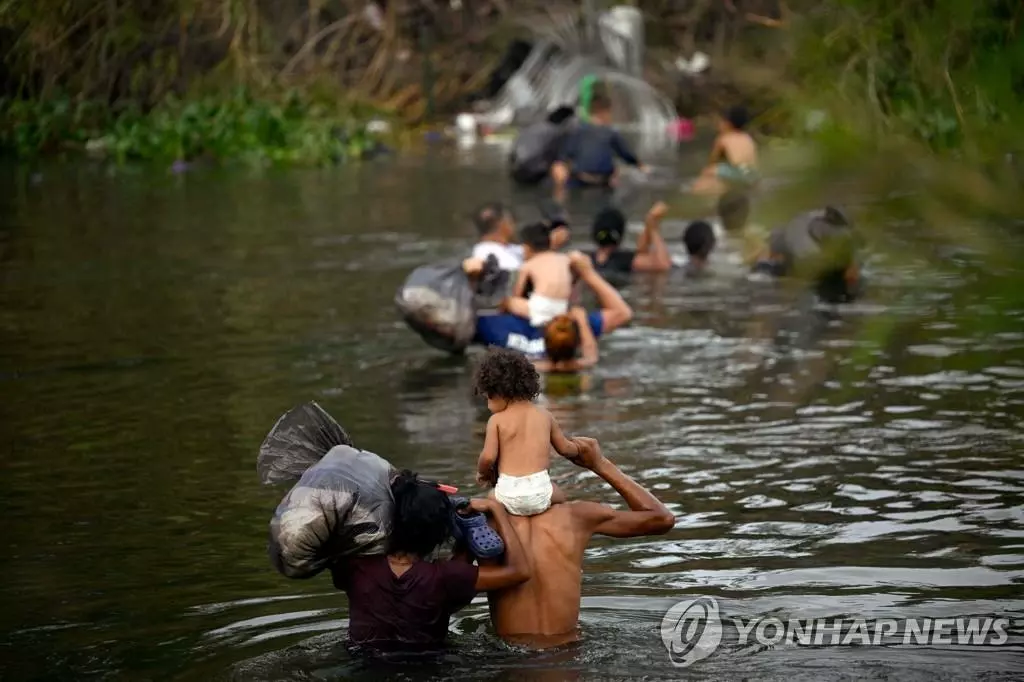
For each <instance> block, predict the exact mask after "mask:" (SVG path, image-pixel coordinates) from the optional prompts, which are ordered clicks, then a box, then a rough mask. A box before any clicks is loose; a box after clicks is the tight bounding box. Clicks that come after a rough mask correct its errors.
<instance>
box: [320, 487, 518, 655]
mask: <svg viewBox="0 0 1024 682" xmlns="http://www.w3.org/2000/svg"><path fill="white" fill-rule="evenodd" d="M391 490H392V494H393V495H394V498H395V508H394V518H393V525H392V531H391V535H390V537H389V539H388V553H387V554H384V555H377V556H361V557H354V558H351V559H346V560H342V561H340V562H338V563H336V564H335V565H334V566H332V567H331V574H332V577H333V580H334V585H335V587H337V588H338V589H339V590H343V591H344V592H345V594H347V595H348V601H349V629H348V642H349V644H354V645H358V646H359V647H361V648H365V649H369V650H371V651H374V650H376V651H395V650H400V651H434V650H438V649H439V648H441V647H442V646H443V644H444V641H445V638H446V636H447V634H448V621H449V619H450V618H451V616H452V614H453V613H455V612H457V611H459V610H460V609H462V608H464V607H466V606H467V605H469V603H470V602H471V601H472V600H473V597H475V596H476V595H477V593H479V592H489V591H491V590H501V589H506V588H509V587H514V586H516V585H519V584H520V583H523V582H526V581H527V580H529V578H530V568H529V563H528V561H527V557H526V555H525V554H524V552H523V548H522V544H521V543H520V541H519V538H518V537H517V536H516V533H515V531H513V530H512V528H511V526H510V524H509V520H508V514H507V512H506V511H505V508H504V507H503V506H502V505H501V504H500V503H498V502H496V501H494V500H482V499H475V500H472V501H471V502H470V507H471V509H472V510H474V511H477V512H481V513H486V514H489V515H490V517H491V519H492V520H493V522H494V527H495V530H496V531H497V533H498V534H499V535H500V536H501V538H502V541H503V542H504V543H505V556H504V563H503V564H497V565H491V564H490V563H488V565H485V566H477V565H474V564H472V563H469V562H468V561H467V560H466V557H465V556H464V555H462V556H456V557H454V558H452V559H451V560H447V561H431V560H429V557H430V556H431V555H433V554H434V552H435V550H437V548H438V547H439V546H441V545H443V544H445V543H446V542H447V541H448V540H449V539H450V538H451V537H452V525H453V521H452V514H453V513H454V512H453V507H452V503H451V500H450V499H449V497H448V495H447V494H446V493H444V492H443V491H441V490H440V489H439V488H438V487H437V486H436V484H432V483H427V482H425V481H421V480H419V478H418V477H417V475H416V474H414V473H412V472H410V471H403V472H401V473H400V474H399V475H398V477H397V478H396V479H395V481H394V482H393V483H392V485H391Z"/></svg>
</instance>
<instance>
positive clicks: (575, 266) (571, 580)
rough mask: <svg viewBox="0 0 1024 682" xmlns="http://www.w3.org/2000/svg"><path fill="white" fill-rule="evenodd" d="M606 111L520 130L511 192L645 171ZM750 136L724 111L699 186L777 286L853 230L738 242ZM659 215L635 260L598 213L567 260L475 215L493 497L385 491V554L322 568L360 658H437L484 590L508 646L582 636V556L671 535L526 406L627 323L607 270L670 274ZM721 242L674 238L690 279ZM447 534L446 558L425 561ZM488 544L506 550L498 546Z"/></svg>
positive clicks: (589, 450) (582, 442)
mask: <svg viewBox="0 0 1024 682" xmlns="http://www.w3.org/2000/svg"><path fill="white" fill-rule="evenodd" d="M609 112H610V104H609V102H608V101H607V100H606V99H605V98H603V97H602V96H601V95H598V96H595V97H594V99H593V103H592V108H591V111H590V115H591V121H590V122H588V123H587V124H584V125H582V126H576V127H574V128H566V127H565V125H566V122H567V121H568V120H570V119H572V118H573V111H572V110H571V109H566V108H563V109H559V110H557V111H555V112H552V114H551V115H550V116H549V117H548V118H547V119H545V120H544V121H542V122H540V123H538V124H537V125H536V126H535V127H534V128H533V129H532V132H531V131H527V132H528V133H530V134H533V135H534V137H533V138H530V136H529V135H526V133H524V135H526V136H527V140H525V142H527V143H530V144H532V145H533V146H532V148H531V150H528V151H529V153H526V152H524V151H523V150H524V149H526V148H528V147H530V144H524V145H518V146H517V151H516V152H515V153H514V155H513V177H514V179H515V180H516V181H517V182H520V183H539V182H541V181H543V180H544V179H545V178H549V179H550V180H551V186H552V190H553V194H554V196H555V199H556V201H562V199H563V197H564V193H565V191H566V189H568V188H574V187H581V188H582V187H591V186H597V187H601V188H607V187H609V186H612V185H614V184H615V183H616V181H617V173H618V172H617V170H616V168H615V163H614V160H615V157H619V158H621V159H622V160H623V161H624V162H626V163H627V164H632V165H635V166H637V167H638V168H641V169H643V168H644V166H643V164H641V162H640V161H639V160H638V159H637V157H636V156H635V155H634V154H633V153H632V152H631V151H630V150H629V148H628V146H627V145H626V144H625V142H624V141H623V140H622V138H621V137H620V136H619V134H618V133H616V132H615V131H613V130H612V129H611V127H610V125H609V121H610V118H609ZM746 124H747V115H746V113H745V111H744V110H743V109H742V108H740V107H736V108H732V109H730V110H729V111H727V112H725V113H724V114H723V116H722V117H721V121H720V126H719V132H720V134H719V136H718V138H717V139H716V141H715V144H714V148H713V151H712V154H711V158H710V163H709V165H708V167H707V168H706V169H705V170H704V172H702V173H701V175H700V177H699V178H698V179H697V181H696V182H695V183H694V186H693V190H694V191H698V192H707V193H713V194H717V195H718V197H719V198H718V204H717V213H718V216H717V217H718V219H719V220H720V222H721V225H722V227H723V231H724V233H725V234H726V235H735V234H740V235H743V237H744V242H745V245H744V252H745V257H746V258H747V260H748V262H749V264H750V266H751V269H752V270H754V271H758V272H768V273H770V274H772V275H781V274H785V273H786V272H788V271H790V270H791V269H792V266H793V262H794V259H797V258H800V257H801V256H802V255H803V254H804V253H805V251H801V250H800V249H801V248H803V247H802V246H800V247H794V244H802V243H803V242H802V241H801V240H803V241H808V240H809V242H808V243H812V244H814V245H818V246H820V245H821V244H822V243H823V242H824V241H825V240H827V238H828V237H829V235H833V234H836V233H837V231H843V230H848V228H849V221H848V220H847V218H846V216H845V214H843V213H842V211H840V210H838V209H835V208H831V207H830V208H827V209H825V210H824V211H822V212H816V213H815V214H814V215H813V216H810V217H808V218H807V219H806V220H804V221H803V222H801V223H800V225H802V227H800V228H795V227H793V226H792V225H787V226H784V227H782V228H779V229H778V230H776V231H774V232H772V233H771V235H769V236H768V237H767V239H765V240H762V241H760V242H756V240H754V239H753V237H752V236H751V235H750V234H746V233H745V232H744V230H745V229H746V228H747V222H748V218H749V213H750V204H749V196H748V193H747V190H748V189H749V187H750V186H751V185H752V184H753V183H755V182H756V178H757V149H756V145H755V144H754V143H753V139H752V138H751V137H750V135H748V134H747V133H746V132H745V131H744V128H745V127H746ZM567 131H568V132H567ZM531 139H532V142H531ZM526 157H529V158H526ZM666 212H667V206H666V205H665V204H664V203H661V202H658V203H656V204H655V205H654V206H652V207H651V208H650V210H649V211H648V212H647V214H646V217H645V221H644V227H643V231H642V233H641V234H640V235H639V238H638V240H637V244H636V248H635V249H626V248H624V247H623V246H622V242H623V239H624V237H625V234H626V225H627V221H626V216H625V215H624V214H623V212H622V211H621V210H620V209H618V208H616V207H614V206H608V207H606V208H604V209H602V210H601V211H599V212H598V213H597V215H596V217H595V218H594V220H593V223H592V230H591V233H592V238H593V241H594V247H593V248H592V249H591V250H589V251H579V250H574V251H571V252H568V253H565V252H563V247H565V246H566V244H567V243H568V241H569V238H570V234H571V230H570V225H568V224H567V222H566V221H565V220H564V219H559V218H553V219H549V220H545V221H541V222H536V223H531V224H529V225H526V226H524V227H523V228H522V229H521V230H518V231H517V229H516V224H515V220H514V217H513V215H512V212H511V211H510V210H509V208H508V207H507V206H505V205H503V204H501V203H498V202H491V203H487V204H484V205H483V206H480V207H479V208H478V209H477V211H476V213H475V215H474V219H473V220H474V223H475V226H476V229H477V232H478V237H479V238H478V241H477V243H476V245H475V247H474V248H473V250H472V254H471V256H470V257H469V258H467V259H466V260H465V261H463V268H464V270H465V272H466V273H467V274H468V275H469V276H470V278H471V279H472V278H473V277H475V276H478V275H479V274H480V273H481V272H482V270H483V268H484V267H485V266H487V264H488V263H490V264H491V266H493V265H494V264H497V267H499V268H501V269H502V270H505V271H508V272H509V273H515V274H514V278H515V279H514V282H515V284H514V286H513V288H512V290H511V292H510V295H509V296H507V298H505V299H504V301H503V302H502V304H501V306H500V309H499V310H498V311H496V312H495V313H494V314H481V315H480V316H479V317H478V320H477V323H476V336H475V339H474V342H475V343H476V344H478V345H481V346H486V347H489V348H490V350H489V351H488V352H487V354H486V355H485V356H484V358H483V359H482V361H481V362H480V364H479V366H478V369H477V374H476V389H477V392H478V394H480V395H481V396H483V397H484V398H486V400H487V405H488V408H489V409H490V411H491V412H492V416H491V418H490V419H489V421H488V423H487V428H486V433H485V436H484V443H483V446H482V449H481V453H480V456H479V458H478V461H477V467H476V478H477V482H478V484H480V485H481V486H483V487H485V488H489V489H490V492H489V494H488V495H487V496H486V497H483V498H479V499H473V500H469V501H468V504H463V505H462V506H461V507H459V506H457V505H455V504H453V502H452V499H451V498H450V497H449V496H448V494H447V493H446V492H445V491H444V489H443V486H442V487H439V486H438V485H437V484H435V483H431V482H428V481H423V480H421V479H420V478H419V477H418V476H417V475H416V474H414V473H412V472H410V471H403V472H402V473H401V474H400V475H399V476H398V478H397V479H396V480H395V481H394V483H393V485H392V491H393V495H394V499H395V514H394V519H393V529H392V531H391V535H390V541H389V546H388V552H387V554H386V555H384V556H373V557H361V558H357V559H351V560H347V561H341V562H339V563H338V564H336V565H335V567H334V568H333V577H334V583H335V585H336V586H337V587H338V588H339V589H342V590H344V591H345V592H346V593H347V594H348V597H349V601H350V625H349V640H350V642H351V643H354V644H358V645H365V647H368V648H370V649H371V650H381V649H391V648H400V649H403V650H408V649H410V648H421V649H436V648H438V647H440V646H441V645H442V644H443V642H444V640H445V638H446V635H447V632H448V624H449V619H450V618H451V616H452V614H454V613H455V612H457V611H459V610H460V609H462V608H464V607H465V606H467V605H469V604H470V602H471V601H472V600H473V599H474V598H475V596H476V595H478V594H480V593H486V594H487V597H488V600H489V604H490V615H491V619H492V623H493V626H494V629H495V631H496V633H497V635H498V636H499V637H501V638H502V639H504V640H505V641H507V642H510V643H514V644H523V645H526V646H529V647H532V648H536V647H540V648H547V647H552V646H559V645H563V644H566V643H569V642H572V641H575V640H576V639H578V636H579V633H578V617H579V610H580V596H581V580H582V569H583V556H584V550H585V549H586V547H587V544H588V543H589V542H590V539H591V537H592V536H593V535H596V534H599V535H606V536H611V537H616V538H627V537H638V536H645V535H660V534H664V533H667V532H668V531H670V530H671V529H672V528H673V527H674V525H675V518H674V516H673V514H672V512H671V511H670V510H669V509H668V508H667V507H666V506H665V505H664V504H663V503H662V502H660V501H659V500H658V499H657V498H656V497H655V496H654V495H653V494H652V493H651V492H649V491H647V490H645V489H644V488H643V487H641V486H640V485H639V484H637V482H636V481H634V480H633V479H632V478H630V477H629V476H627V475H626V474H624V473H623V472H622V471H621V470H619V468H618V467H616V465H615V464H614V463H613V462H612V461H610V460H609V459H608V458H606V457H605V456H604V455H603V454H602V451H601V446H600V445H599V443H598V442H597V441H596V440H594V439H593V438H586V437H572V438H570V437H567V436H566V435H565V434H564V433H563V432H562V430H561V428H560V427H559V425H558V423H557V421H556V420H555V419H554V418H553V417H552V415H551V414H550V413H548V412H547V411H546V410H544V409H542V408H540V407H538V406H537V405H535V404H534V403H533V399H534V398H536V396H537V395H538V394H539V393H540V373H542V372H576V371H580V370H583V369H585V368H588V367H590V366H592V365H594V364H595V363H596V362H597V360H598V338H600V337H602V336H605V335H607V334H609V333H611V332H613V331H614V330H616V329H618V328H620V327H622V326H624V325H626V324H628V323H629V322H630V321H631V319H632V316H633V312H632V310H631V308H630V306H629V305H628V304H627V303H626V301H625V300H624V299H623V297H622V295H621V294H620V293H619V291H618V290H617V289H616V288H615V287H614V286H612V285H611V284H610V283H609V282H608V281H607V278H606V276H607V275H608V274H609V273H619V274H625V273H633V272H665V271H668V270H670V269H672V268H673V267H674V266H673V262H672V258H671V257H670V254H669V250H668V247H667V245H666V243H665V240H664V238H663V237H662V234H661V229H660V228H661V222H662V219H663V218H664V217H665V214H666ZM797 233H799V234H797ZM517 237H518V239H517ZM719 238H720V235H719V234H716V230H715V229H714V227H713V226H712V225H711V223H710V222H709V221H707V220H697V221H693V222H691V223H690V224H689V225H688V226H687V227H686V230H685V232H684V235H683V240H682V241H683V245H684V247H685V250H686V251H687V254H688V256H689V260H688V262H687V266H686V267H687V270H688V271H689V272H691V273H694V274H699V273H701V272H703V271H704V269H705V267H706V264H707V263H708V260H709V257H710V255H711V253H712V251H713V249H714V248H715V246H716V243H717V241H718V239H719ZM517 242H518V243H517ZM747 242H750V243H749V244H748V243H747ZM755 242H756V243H755ZM839 269H840V270H841V272H840V275H839V277H840V279H841V280H842V281H843V282H844V283H846V284H850V283H851V282H853V281H854V280H855V279H856V276H855V275H853V276H852V278H851V272H852V271H855V270H856V267H855V264H854V263H853V262H852V261H851V262H850V263H847V264H844V265H842V266H841V267H840V268H839ZM832 270H835V268H833V269H832ZM830 273H831V271H830ZM829 276H831V274H830V275H829ZM577 282H578V283H582V284H583V285H585V286H586V287H588V288H589V289H590V290H591V291H592V292H593V293H594V295H595V296H596V298H597V302H598V309H597V310H593V311H587V310H586V309H584V308H583V307H581V306H579V305H577V304H576V302H575V301H576V295H577V290H576V283H577ZM551 449H554V450H555V452H557V453H558V454H560V455H562V456H563V457H565V458H566V459H567V460H569V461H570V462H572V463H573V464H574V465H576V466H578V467H581V468H583V469H587V470H589V471H591V472H593V473H594V474H596V475H597V476H599V477H600V478H602V479H603V480H604V481H606V482H607V483H608V484H609V485H611V486H612V488H614V489H615V491H616V492H617V493H618V494H619V495H621V497H622V499H623V501H624V502H625V503H626V506H627V507H628V508H627V509H621V510H620V509H615V508H613V507H611V506H608V505H605V504H599V503H596V502H592V501H586V500H569V499H567V496H566V494H565V493H564V492H563V491H562V490H560V489H559V488H558V487H556V486H555V485H554V484H553V483H552V480H551V477H550V475H549V473H548V468H549V466H550V461H549V453H550V450H551ZM453 538H454V539H456V540H457V542H456V543H455V548H454V550H453V554H452V557H451V558H450V559H446V560H440V559H436V558H434V560H431V559H432V557H435V556H436V554H437V552H438V549H439V548H441V547H443V546H445V545H446V544H447V543H448V542H449V541H450V540H452V539H453ZM495 547H500V552H497V553H496V552H494V551H491V550H493V549H494V548H495Z"/></svg>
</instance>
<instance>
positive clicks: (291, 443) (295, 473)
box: [256, 403, 352, 485]
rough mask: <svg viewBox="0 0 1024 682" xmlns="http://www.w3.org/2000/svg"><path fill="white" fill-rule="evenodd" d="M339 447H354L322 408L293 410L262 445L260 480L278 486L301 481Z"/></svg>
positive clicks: (311, 405)
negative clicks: (303, 476) (330, 452)
mask: <svg viewBox="0 0 1024 682" xmlns="http://www.w3.org/2000/svg"><path fill="white" fill-rule="evenodd" d="M335 445H352V439H351V438H349V436H348V434H347V433H345V429H343V428H341V425H339V424H338V422H336V421H334V419H333V418H332V417H331V415H329V414H327V412H325V411H324V409H323V408H322V407H320V406H319V405H317V404H316V403H307V404H305V405H300V406H298V407H296V408H294V409H292V410H289V411H288V412H286V413H285V414H284V415H283V416H282V417H281V418H280V419H278V420H277V423H276V424H274V428H272V429H270V433H268V434H267V437H266V439H265V440H264V441H263V445H261V446H260V454H259V456H258V457H257V458H256V471H257V473H259V476H260V481H262V482H263V484H264V485H274V484H277V483H288V482H292V481H295V480H298V479H299V477H301V476H302V474H303V473H305V471H306V470H307V469H309V467H311V466H313V465H314V464H316V463H317V462H319V461H320V459H321V458H322V457H323V456H324V455H325V454H327V452H328V451H329V450H330V449H331V448H333V447H334V446H335Z"/></svg>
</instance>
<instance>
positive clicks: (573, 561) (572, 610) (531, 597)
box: [488, 437, 675, 648]
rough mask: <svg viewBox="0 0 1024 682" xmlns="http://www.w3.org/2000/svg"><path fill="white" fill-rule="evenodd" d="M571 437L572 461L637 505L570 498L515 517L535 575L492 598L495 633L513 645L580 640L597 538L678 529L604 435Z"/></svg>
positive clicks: (544, 645) (514, 524) (547, 645)
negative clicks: (609, 453) (615, 456)
mask: <svg viewBox="0 0 1024 682" xmlns="http://www.w3.org/2000/svg"><path fill="white" fill-rule="evenodd" d="M571 440H572V442H573V443H575V444H576V446H577V447H578V448H579V453H580V454H579V455H578V456H577V457H573V458H572V459H571V461H573V463H575V464H576V465H578V466H581V467H583V468H585V469H589V470H590V471H592V472H594V473H595V474H597V475H598V476H600V477H601V478H602V479H604V480H605V482H607V483H608V484H609V485H611V486H612V487H613V488H614V489H615V491H616V492H618V493H619V495H621V496H622V498H623V500H624V501H625V502H626V504H627V505H628V506H629V509H628V510H623V511H620V510H616V509H612V508H611V507H609V506H608V505H604V504H599V503H597V502H589V501H569V502H565V503H563V504H557V505H552V506H551V507H550V508H549V509H548V510H547V511H545V512H544V513H542V514H538V515H536V516H529V517H522V516H510V517H509V521H510V523H511V525H512V528H513V529H514V530H515V532H516V536H517V537H518V538H519V541H520V542H521V543H522V545H523V549H524V550H525V551H526V555H527V560H528V562H529V564H530V573H531V575H532V578H531V579H530V580H528V581H527V582H525V583H522V584H521V585H518V586H516V587H511V588H509V589H506V590H502V591H499V592H491V593H490V594H489V595H488V600H489V602H490V608H491V620H492V622H493V624H494V629H495V631H496V632H497V634H498V636H499V637H501V638H502V639H504V640H506V641H507V642H509V643H512V644H518V645H522V646H528V647H532V648H550V647H556V646H561V645H563V644H566V643H568V642H573V641H576V640H578V639H579V631H578V621H579V615H580V595H581V583H582V578H583V553H584V551H585V550H586V548H587V545H588V544H589V543H590V538H591V537H592V536H593V535H595V534H597V535H607V536H609V537H615V538H631V537H641V536H647V535H664V534H665V533H668V532H669V531H670V530H672V528H673V527H674V526H675V517H674V516H673V514H672V512H671V511H669V509H668V508H667V507H666V506H665V505H664V504H662V503H661V502H660V501H659V500H658V499H657V498H656V497H654V495H652V494H651V493H650V492H648V491H647V490H645V489H644V488H642V487H640V485H639V484H637V483H636V481H634V480H633V479H632V478H630V477H629V476H627V475H626V474H624V473H622V472H621V471H620V470H619V468H618V467H616V466H615V464H613V463H612V462H611V461H610V460H608V459H607V458H605V457H604V455H602V454H601V446H600V445H599V444H598V442H597V441H596V440H594V439H593V438H583V437H577V438H573V439H571Z"/></svg>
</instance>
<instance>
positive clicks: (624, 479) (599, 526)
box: [573, 437, 676, 538]
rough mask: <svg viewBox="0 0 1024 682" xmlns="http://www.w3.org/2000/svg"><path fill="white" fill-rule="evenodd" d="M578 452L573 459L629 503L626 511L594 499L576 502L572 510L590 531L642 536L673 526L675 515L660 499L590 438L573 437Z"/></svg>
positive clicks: (626, 536)
mask: <svg viewBox="0 0 1024 682" xmlns="http://www.w3.org/2000/svg"><path fill="white" fill-rule="evenodd" d="M573 441H574V442H575V443H576V445H577V446H578V447H579V449H580V455H579V457H577V458H573V462H574V463H575V464H577V465H579V466H582V467H584V468H586V469H590V470H591V471H593V472H594V473H595V474H597V475H598V476H600V477H601V478H603V479H604V480H605V481H606V482H607V483H608V484H609V485H610V486H611V487H613V488H615V492H617V493H619V495H622V498H623V499H624V500H625V501H626V504H628V505H629V511H618V510H616V509H612V508H611V507H609V506H607V505H603V504H598V503H597V502H577V503H575V504H574V505H573V507H574V513H575V514H576V516H577V518H578V519H579V521H580V522H582V523H583V524H584V526H585V527H587V528H588V529H589V530H590V532H591V533H596V534H598V535H608V536H611V537H616V538H632V537H639V536H642V535H663V534H665V533H667V532H669V531H670V530H672V528H673V527H674V526H675V523H676V519H675V515H674V514H672V512H671V511H669V509H668V507H666V506H665V505H664V504H663V503H662V502H661V500H659V499H658V498H656V497H655V496H654V495H652V494H651V493H650V491H648V490H647V489H646V488H644V487H642V486H641V485H640V484H639V483H637V482H636V481H634V480H633V479H632V478H630V477H629V476H627V475H626V474H624V473H622V471H620V470H619V468H618V467H617V466H615V464H613V463H612V462H611V461H610V460H608V459H607V458H605V456H604V455H602V454H601V446H600V445H599V444H598V442H597V441H596V440H594V439H593V438H583V437H580V438H574V439H573Z"/></svg>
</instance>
